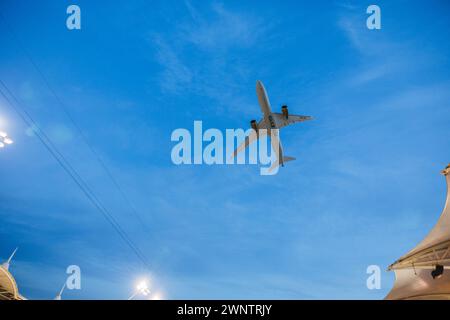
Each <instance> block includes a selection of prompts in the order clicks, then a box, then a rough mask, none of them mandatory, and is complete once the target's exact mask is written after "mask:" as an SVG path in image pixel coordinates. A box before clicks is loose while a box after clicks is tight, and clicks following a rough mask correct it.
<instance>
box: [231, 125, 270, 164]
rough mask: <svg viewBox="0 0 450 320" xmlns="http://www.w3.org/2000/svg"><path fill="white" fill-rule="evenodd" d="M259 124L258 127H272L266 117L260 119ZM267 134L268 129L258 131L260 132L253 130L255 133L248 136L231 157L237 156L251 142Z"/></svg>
mask: <svg viewBox="0 0 450 320" xmlns="http://www.w3.org/2000/svg"><path fill="white" fill-rule="evenodd" d="M257 126H258V129H268V128H270V127H269V126H268V124H267V123H266V121H265V120H264V119H262V120H260V121H259V122H258V125H257ZM265 135H267V130H264V131H258V134H256V132H255V131H253V133H251V134H250V135H248V136H246V137H245V141H244V142H242V143H241V144H240V145H239V146H238V147H237V148H236V150H234V152H233V155H232V156H231V158H234V157H236V156H237V154H238V153H239V152H241V151H243V150H245V149H246V148H247V147H248V146H249V145H250V144H251V143H253V142H255V141H256V140H258V138H260V137H263V136H265Z"/></svg>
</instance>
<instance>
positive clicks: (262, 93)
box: [256, 80, 284, 165]
mask: <svg viewBox="0 0 450 320" xmlns="http://www.w3.org/2000/svg"><path fill="white" fill-rule="evenodd" d="M256 95H257V96H258V102H259V106H260V108H261V112H262V113H263V115H264V120H265V121H266V122H267V123H269V125H270V129H269V130H268V134H270V135H272V136H273V137H276V138H277V139H278V146H279V153H278V156H279V161H280V164H281V165H284V163H283V148H282V147H281V141H280V138H279V132H278V130H275V131H273V132H272V130H271V129H278V126H277V123H276V121H275V119H274V117H273V115H272V108H271V107H270V102H269V97H268V95H267V91H266V89H265V88H264V85H263V83H262V82H261V81H259V80H258V81H257V82H256ZM270 141H271V144H272V147H274V148H275V147H276V144H275V141H274V139H270Z"/></svg>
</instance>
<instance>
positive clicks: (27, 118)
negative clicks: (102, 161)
mask: <svg viewBox="0 0 450 320" xmlns="http://www.w3.org/2000/svg"><path fill="white" fill-rule="evenodd" d="M0 84H1V85H2V87H3V88H4V90H5V91H6V92H7V93H8V95H10V96H11V97H12V98H13V100H14V101H15V102H16V105H15V104H14V103H13V102H12V101H11V99H10V98H9V97H8V95H6V94H5V92H4V91H3V90H1V89H0V94H1V95H2V96H3V97H4V99H5V100H6V102H8V104H9V105H10V106H11V107H12V108H13V109H14V111H15V112H16V113H17V114H18V115H19V117H20V118H21V119H22V120H23V121H24V122H25V124H26V125H27V126H30V127H33V128H36V130H35V131H34V133H35V134H36V136H37V137H38V139H39V141H40V142H41V143H42V144H43V145H44V147H45V148H46V150H47V151H48V152H50V154H51V155H52V156H53V157H54V158H55V160H56V161H57V162H58V164H59V165H60V166H61V167H62V168H63V169H64V171H65V172H66V173H67V174H68V175H69V176H70V177H71V178H72V180H73V181H74V182H75V184H76V185H77V186H78V187H79V188H80V190H81V191H82V192H83V194H84V195H85V196H86V197H87V198H88V200H89V201H90V202H91V203H92V204H93V205H94V207H95V208H96V209H97V210H98V211H99V212H100V213H101V214H102V215H103V217H104V218H105V219H106V220H107V221H108V222H109V223H110V224H111V226H112V227H113V228H114V230H115V231H116V232H117V233H118V234H119V236H120V237H121V238H122V240H123V241H124V242H125V243H126V244H127V245H128V246H129V247H130V249H131V250H132V251H133V252H134V253H135V254H136V256H137V257H138V258H139V260H140V261H141V262H142V263H143V264H144V265H145V266H146V267H147V268H149V269H150V267H149V265H148V262H147V259H146V257H145V255H144V254H142V252H141V251H140V250H139V248H138V247H137V246H136V245H135V244H134V242H133V241H132V240H131V239H130V237H129V236H128V235H127V233H126V232H125V231H124V230H123V228H122V227H121V226H120V224H119V223H118V222H117V221H116V220H115V219H114V217H113V216H112V215H111V213H110V212H109V211H108V210H107V209H106V208H105V207H104V206H103V204H102V203H101V202H100V200H99V199H98V198H97V196H96V195H95V193H94V192H93V191H92V189H91V188H89V185H88V184H87V183H86V182H85V181H84V180H83V179H82V178H81V176H80V175H79V174H78V172H77V171H76V170H75V169H74V168H73V166H72V165H71V164H70V162H69V161H68V160H67V159H66V158H65V157H64V155H63V154H61V152H60V151H59V150H58V148H57V147H56V146H55V145H54V144H53V142H52V141H51V140H50V138H49V137H48V136H47V135H46V134H45V132H44V131H43V130H42V129H41V128H40V127H39V126H38V125H37V123H36V122H35V121H34V119H33V117H32V116H31V115H30V114H29V113H28V112H27V111H26V109H25V108H23V107H22V105H21V103H20V102H19V100H18V99H17V97H16V96H15V95H14V94H13V93H12V92H11V90H10V89H9V88H8V86H7V85H6V84H5V83H4V82H3V81H2V80H1V79H0Z"/></svg>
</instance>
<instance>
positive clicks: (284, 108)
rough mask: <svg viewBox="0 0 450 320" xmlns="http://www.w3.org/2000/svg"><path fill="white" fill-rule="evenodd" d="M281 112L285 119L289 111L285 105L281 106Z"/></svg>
mask: <svg viewBox="0 0 450 320" xmlns="http://www.w3.org/2000/svg"><path fill="white" fill-rule="evenodd" d="M281 112H282V113H283V116H284V117H285V118H286V119H287V118H288V117H289V111H288V107H287V106H282V107H281Z"/></svg>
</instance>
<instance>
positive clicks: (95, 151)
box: [0, 12, 148, 232]
mask: <svg viewBox="0 0 450 320" xmlns="http://www.w3.org/2000/svg"><path fill="white" fill-rule="evenodd" d="M0 17H1V18H2V20H3V22H4V24H6V25H7V27H8V29H9V31H10V33H11V35H12V36H13V37H14V38H15V40H16V42H17V44H18V45H19V47H20V49H21V50H22V51H23V52H24V54H25V56H26V57H27V59H28V60H29V61H30V63H31V65H32V66H33V67H34V68H35V70H36V71H37V73H38V74H39V75H40V76H41V78H42V79H43V82H44V83H45V85H46V87H47V88H48V89H49V91H50V93H51V94H52V95H53V97H54V98H55V100H56V101H57V102H58V104H59V105H60V106H61V109H62V110H63V112H64V113H65V115H66V116H67V118H68V119H69V120H70V122H71V123H72V125H73V126H74V128H75V129H76V130H77V132H78V134H79V136H80V137H81V140H82V141H83V142H84V143H85V144H86V145H87V146H88V148H89V150H90V151H91V152H92V154H93V155H94V157H95V158H96V159H97V161H98V162H99V164H100V166H101V167H102V168H103V170H104V171H105V172H106V174H107V176H108V177H109V179H110V180H111V181H112V183H113V185H114V186H115V187H116V189H117V190H118V191H119V193H120V195H121V196H122V198H123V199H124V200H125V202H126V204H127V205H128V207H129V208H130V211H131V212H132V213H133V215H134V216H135V218H136V219H137V220H138V221H139V224H140V225H141V227H143V228H144V229H147V228H146V223H145V222H144V220H143V219H142V217H141V216H140V214H139V213H138V211H137V209H136V208H135V206H134V205H133V204H132V202H131V201H130V199H129V197H128V196H127V195H126V193H125V191H124V190H123V188H122V187H121V186H120V184H119V182H118V181H117V179H116V178H115V177H114V175H113V174H112V172H111V170H110V169H109V168H108V166H107V165H106V163H105V162H104V161H103V159H102V158H101V157H100V155H99V153H98V152H97V150H96V149H95V148H94V147H93V146H92V144H91V143H89V139H88V138H87V137H86V135H85V134H84V133H83V130H81V128H80V127H79V126H78V124H77V123H76V121H75V119H74V118H73V117H72V115H71V114H70V112H69V110H68V109H67V107H66V106H65V104H64V102H63V101H62V100H61V98H60V97H59V95H58V94H57V93H56V91H55V90H54V89H53V87H52V86H51V85H50V82H49V81H48V79H47V77H46V76H45V74H44V72H43V71H42V70H41V68H39V66H38V65H37V63H36V62H35V61H34V59H33V58H32V57H31V55H30V54H29V52H28V50H26V48H25V46H24V45H23V43H22V42H21V41H20V39H19V37H18V36H17V34H16V33H15V32H14V29H13V27H12V26H11V24H9V23H8V21H7V20H6V19H5V17H4V16H3V13H2V12H0ZM144 231H147V232H148V230H144Z"/></svg>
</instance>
